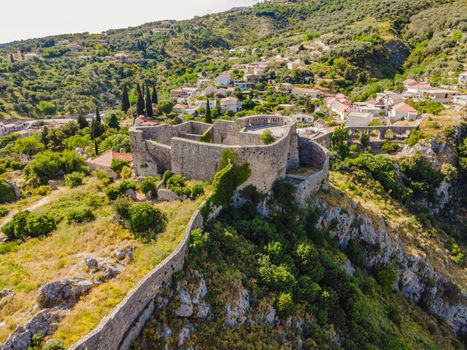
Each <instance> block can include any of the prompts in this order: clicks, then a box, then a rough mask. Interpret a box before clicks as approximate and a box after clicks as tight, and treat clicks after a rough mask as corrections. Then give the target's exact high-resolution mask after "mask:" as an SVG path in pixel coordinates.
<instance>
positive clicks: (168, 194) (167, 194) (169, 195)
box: [157, 188, 180, 202]
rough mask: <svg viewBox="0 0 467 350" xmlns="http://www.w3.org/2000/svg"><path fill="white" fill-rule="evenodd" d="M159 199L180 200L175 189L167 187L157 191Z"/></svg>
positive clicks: (164, 200) (163, 200) (166, 200)
mask: <svg viewBox="0 0 467 350" xmlns="http://www.w3.org/2000/svg"><path fill="white" fill-rule="evenodd" d="M157 199H158V200H160V201H161V202H172V201H176V200H179V199H180V198H179V197H178V196H177V194H176V193H174V192H173V191H171V190H169V189H167V188H161V189H160V190H158V191H157Z"/></svg>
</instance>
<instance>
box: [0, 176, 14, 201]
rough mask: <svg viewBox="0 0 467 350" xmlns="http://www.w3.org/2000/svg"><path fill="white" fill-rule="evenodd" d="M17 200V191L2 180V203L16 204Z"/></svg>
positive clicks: (0, 182) (0, 193)
mask: <svg viewBox="0 0 467 350" xmlns="http://www.w3.org/2000/svg"><path fill="white" fill-rule="evenodd" d="M15 199H16V196H15V191H14V190H13V188H12V187H11V186H10V184H9V183H8V182H6V181H5V180H0V203H10V202H14V201H15Z"/></svg>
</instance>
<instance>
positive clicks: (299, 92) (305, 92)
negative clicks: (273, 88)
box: [292, 87, 320, 99]
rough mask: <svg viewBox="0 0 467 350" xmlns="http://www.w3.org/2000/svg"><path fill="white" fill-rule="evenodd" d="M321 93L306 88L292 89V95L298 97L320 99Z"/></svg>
mask: <svg viewBox="0 0 467 350" xmlns="http://www.w3.org/2000/svg"><path fill="white" fill-rule="evenodd" d="M319 94H320V92H319V90H316V89H311V88H306V87H293V88H292V95H295V96H298V97H310V98H313V99H316V98H318V96H319Z"/></svg>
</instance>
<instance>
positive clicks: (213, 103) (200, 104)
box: [194, 99, 217, 109]
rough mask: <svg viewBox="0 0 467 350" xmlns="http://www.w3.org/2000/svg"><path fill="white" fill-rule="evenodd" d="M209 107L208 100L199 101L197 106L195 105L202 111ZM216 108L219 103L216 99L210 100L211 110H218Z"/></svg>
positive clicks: (196, 103)
mask: <svg viewBox="0 0 467 350" xmlns="http://www.w3.org/2000/svg"><path fill="white" fill-rule="evenodd" d="M207 105H208V104H207V102H206V100H197V101H196V102H195V104H194V106H195V108H196V109H200V108H201V109H206V107H207ZM216 106H217V101H216V99H213V100H209V107H210V108H211V109H214V108H216Z"/></svg>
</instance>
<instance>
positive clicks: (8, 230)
mask: <svg viewBox="0 0 467 350" xmlns="http://www.w3.org/2000/svg"><path fill="white" fill-rule="evenodd" d="M56 227H57V222H56V221H55V219H54V218H52V217H49V216H47V215H39V214H32V213H31V212H29V211H27V210H26V211H22V212H19V213H17V214H15V215H14V216H13V218H12V219H11V221H10V222H8V223H7V224H6V225H5V226H3V228H2V232H3V233H4V234H5V236H6V237H7V239H9V240H14V239H22V240H23V241H24V240H26V238H27V237H40V236H45V235H47V234H49V233H50V232H52V231H53V230H55V228H56Z"/></svg>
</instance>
